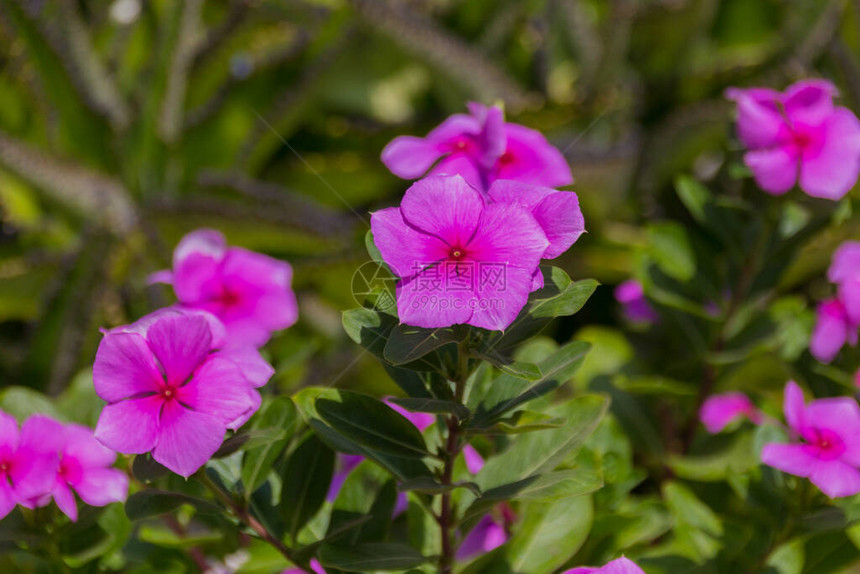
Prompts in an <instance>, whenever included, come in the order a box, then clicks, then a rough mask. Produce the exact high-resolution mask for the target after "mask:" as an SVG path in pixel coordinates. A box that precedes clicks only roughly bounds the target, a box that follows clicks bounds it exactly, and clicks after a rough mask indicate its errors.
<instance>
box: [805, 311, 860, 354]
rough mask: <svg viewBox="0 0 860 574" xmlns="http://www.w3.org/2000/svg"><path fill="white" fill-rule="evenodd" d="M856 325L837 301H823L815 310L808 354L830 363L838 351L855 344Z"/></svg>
mask: <svg viewBox="0 0 860 574" xmlns="http://www.w3.org/2000/svg"><path fill="white" fill-rule="evenodd" d="M858 326H860V325H858V323H855V322H854V321H853V320H852V319H851V317H850V316H849V315H848V312H847V311H846V309H845V305H844V304H843V303H842V301H840V300H839V299H828V300H827V301H823V302H822V303H821V304H820V305H819V306H818V310H817V318H816V321H815V329H813V331H812V337H811V338H810V340H809V352H810V353H812V356H813V357H815V358H816V359H818V360H819V361H822V362H824V363H829V362H830V361H832V360H833V359H834V358H835V357H836V355H837V354H839V350H840V349H841V348H842V347H843V345H845V343H849V344H850V345H856V344H857V330H858Z"/></svg>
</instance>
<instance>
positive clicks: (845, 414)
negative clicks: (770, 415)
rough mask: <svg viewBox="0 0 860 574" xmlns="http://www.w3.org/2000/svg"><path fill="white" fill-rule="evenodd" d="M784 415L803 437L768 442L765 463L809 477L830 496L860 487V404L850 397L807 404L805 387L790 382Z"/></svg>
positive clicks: (851, 493)
mask: <svg viewBox="0 0 860 574" xmlns="http://www.w3.org/2000/svg"><path fill="white" fill-rule="evenodd" d="M785 419H786V422H788V426H789V427H790V428H791V430H792V431H793V433H794V435H795V436H796V437H797V438H799V439H801V442H797V443H790V444H777V443H770V444H766V445H765V446H764V449H763V450H762V453H761V460H762V462H763V463H764V464H767V465H769V466H772V467H774V468H778V469H780V470H782V471H784V472H787V473H789V474H794V475H796V476H804V477H808V478H809V480H810V481H811V482H812V484H814V485H815V486H817V487H818V488H820V489H821V491H822V492H823V493H824V494H826V495H827V496H829V497H830V498H836V497H841V496H851V495H854V494H857V493H858V492H860V471H858V470H857V468H856V467H858V466H860V408H858V406H857V401H855V400H854V399H850V398H847V397H840V398H832V399H818V400H815V401H812V402H811V403H810V404H809V405H808V406H806V405H804V400H803V391H801V390H800V387H798V386H797V383H795V382H793V381H791V382H789V383H788V385H786V387H785Z"/></svg>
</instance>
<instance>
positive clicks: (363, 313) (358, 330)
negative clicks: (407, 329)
mask: <svg viewBox="0 0 860 574" xmlns="http://www.w3.org/2000/svg"><path fill="white" fill-rule="evenodd" d="M396 325H397V319H396V318H394V317H392V316H391V315H387V314H385V313H379V312H377V311H374V310H373V309H366V308H364V307H358V308H357V309H349V310H347V311H344V312H343V328H344V330H345V331H346V334H347V335H349V338H350V339H352V340H353V341H355V342H356V343H358V344H359V345H361V346H362V347H364V348H365V349H367V350H368V351H370V352H371V353H373V354H374V355H375V356H376V357H377V358H380V359H384V358H385V357H384V355H383V352H384V350H385V345H386V343H387V342H388V337H389V335H390V333H391V330H392V329H394V327H395V326H396Z"/></svg>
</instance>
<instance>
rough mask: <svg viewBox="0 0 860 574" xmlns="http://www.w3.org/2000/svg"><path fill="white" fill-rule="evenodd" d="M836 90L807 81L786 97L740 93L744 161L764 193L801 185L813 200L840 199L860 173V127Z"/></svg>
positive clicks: (735, 94) (762, 91)
mask: <svg viewBox="0 0 860 574" xmlns="http://www.w3.org/2000/svg"><path fill="white" fill-rule="evenodd" d="M835 95H837V91H836V88H835V87H834V86H833V84H831V83H830V82H827V81H824V80H804V81H801V82H797V83H796V84H794V85H793V86H790V87H789V88H788V89H787V90H786V91H785V92H783V93H780V92H777V91H774V90H770V89H767V88H751V89H737V88H733V89H730V90H728V91H727V93H726V96H727V97H728V98H729V99H731V100H734V101H735V102H737V106H738V120H737V129H738V137H739V138H740V140H741V143H743V145H744V146H746V148H747V149H748V151H747V152H746V154H745V155H744V162H745V163H746V165H747V167H749V169H750V171H752V173H753V176H754V177H755V180H756V183H757V184H758V185H759V187H761V188H762V189H763V190H764V191H766V192H768V193H771V194H774V195H779V194H783V193H785V192H787V191H789V190H790V189H791V188H792V187H794V185H795V183H798V184H799V185H800V188H801V189H802V190H803V191H804V192H806V193H807V194H808V195H811V196H812V197H822V198H826V199H833V200H836V199H840V198H842V197H843V196H844V195H845V194H846V193H848V191H849V190H850V189H851V188H852V187H854V184H855V183H856V182H857V176H858V174H860V122H858V120H857V117H856V116H855V115H854V114H853V113H852V112H851V111H850V110H848V109H847V108H843V107H839V106H835V105H834V104H833V97H834V96H835Z"/></svg>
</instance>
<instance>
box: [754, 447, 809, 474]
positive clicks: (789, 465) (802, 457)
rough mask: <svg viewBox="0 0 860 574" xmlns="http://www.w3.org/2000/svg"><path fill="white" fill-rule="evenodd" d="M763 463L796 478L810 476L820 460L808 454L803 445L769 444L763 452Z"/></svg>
mask: <svg viewBox="0 0 860 574" xmlns="http://www.w3.org/2000/svg"><path fill="white" fill-rule="evenodd" d="M761 461H762V462H763V463H764V464H766V465H768V466H772V467H774V468H778V469H779V470H781V471H783V472H787V473H788V474H793V475H795V476H809V475H810V474H812V473H813V472H814V471H815V469H816V468H817V467H818V464H819V463H820V462H821V461H820V459H818V458H817V457H815V456H813V455H811V454H810V453H809V452H807V449H806V448H805V447H804V445H801V444H783V443H769V444H766V445H764V448H762V451H761Z"/></svg>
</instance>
